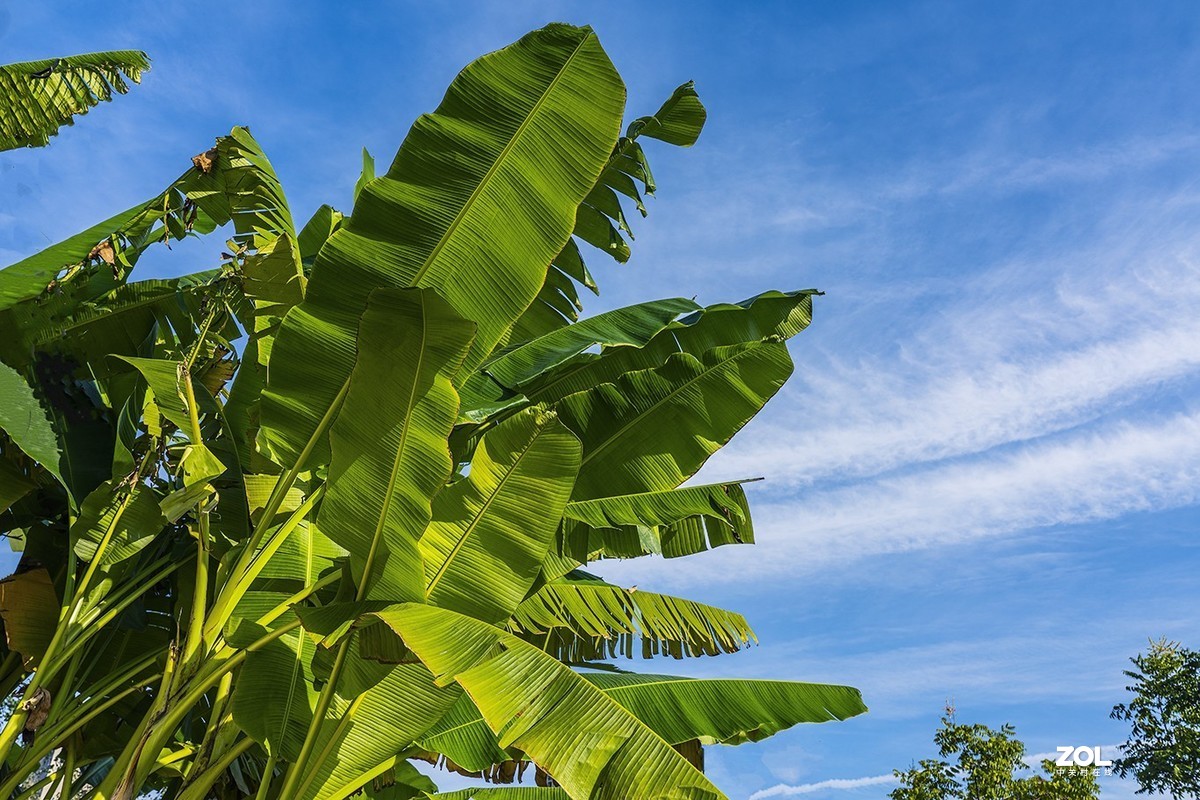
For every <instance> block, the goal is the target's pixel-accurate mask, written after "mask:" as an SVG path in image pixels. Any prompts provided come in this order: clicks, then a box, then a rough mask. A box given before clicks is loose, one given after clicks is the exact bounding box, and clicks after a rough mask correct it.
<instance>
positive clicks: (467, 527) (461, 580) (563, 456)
mask: <svg viewBox="0 0 1200 800" xmlns="http://www.w3.org/2000/svg"><path fill="white" fill-rule="evenodd" d="M579 451H580V448H579V441H578V440H577V439H576V438H575V437H574V436H573V435H572V434H571V432H570V431H569V430H567V429H566V428H565V427H564V426H563V425H562V423H560V422H559V421H558V418H557V417H556V416H555V415H554V414H553V413H550V412H546V411H539V410H535V409H528V410H525V411H522V412H520V413H518V414H516V415H515V416H513V417H510V418H509V419H507V420H505V421H504V422H502V423H500V424H499V425H498V426H496V427H495V428H494V429H492V430H491V431H489V432H488V433H487V434H485V435H484V437H483V440H482V441H481V442H480V445H479V448H478V449H477V450H476V451H475V458H474V460H473V461H472V462H471V471H470V474H469V475H467V477H466V478H463V479H462V480H459V481H457V482H456V483H454V484H453V485H451V486H450V487H449V488H447V489H445V490H443V491H442V493H441V494H439V495H438V496H437V498H436V499H435V500H434V504H433V521H432V522H431V523H430V524H429V528H428V530H426V531H425V535H424V536H423V537H422V538H421V542H420V547H421V554H422V556H423V557H424V561H425V576H426V594H427V596H428V599H429V602H431V603H433V604H435V605H438V606H442V607H443V608H449V609H453V610H455V611H458V612H461V613H464V614H469V615H471V616H473V617H476V618H477V619H482V620H485V621H487V622H499V621H500V620H503V619H505V618H506V617H507V616H508V615H509V614H510V613H512V610H513V609H514V608H516V607H517V604H518V603H520V602H521V599H522V598H524V597H525V594H526V592H528V591H529V588H530V587H531V586H532V585H533V582H534V581H535V580H536V579H537V575H538V570H539V568H540V565H541V562H542V559H543V557H544V556H545V555H546V552H547V551H548V550H549V549H550V545H551V544H552V543H553V541H554V532H555V529H556V528H557V526H558V518H559V517H560V516H561V513H562V508H563V507H564V506H565V505H566V502H567V499H568V498H569V497H570V494H571V486H572V484H573V483H574V481H575V471H576V469H577V468H578V465H579Z"/></svg>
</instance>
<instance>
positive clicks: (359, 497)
mask: <svg viewBox="0 0 1200 800" xmlns="http://www.w3.org/2000/svg"><path fill="white" fill-rule="evenodd" d="M474 331H475V327H474V325H472V324H471V323H470V322H467V321H466V320H463V319H462V318H460V317H459V316H458V315H457V314H455V313H454V310H453V309H451V308H450V306H449V305H448V304H447V303H446V302H445V301H444V300H442V299H441V298H439V297H438V296H437V294H436V293H435V292H433V291H432V290H429V289H377V290H375V291H374V292H373V293H372V294H371V299H370V302H369V304H368V306H367V310H366V313H364V314H363V318H362V332H361V334H360V336H359V357H358V362H357V364H356V365H355V367H354V372H353V374H352V375H351V378H350V386H349V390H348V392H347V394H346V400H345V403H344V405H343V406H342V410H341V412H340V414H339V415H338V417H337V420H336V422H335V423H334V424H333V429H332V445H333V461H332V463H331V464H330V467H329V493H328V496H327V497H326V498H325V501H324V503H323V504H322V506H321V513H320V516H319V518H318V521H319V524H320V527H321V530H322V531H323V532H324V533H325V534H326V535H327V536H329V537H330V538H331V539H333V541H335V542H337V543H338V544H339V545H341V546H342V547H344V548H345V549H346V550H348V551H349V552H350V563H351V566H352V568H353V572H354V578H355V581H356V582H357V583H358V585H359V587H360V589H359V599H385V600H390V601H395V600H401V599H405V600H420V599H423V598H424V597H425V592H424V588H425V567H424V565H423V564H422V560H421V552H420V550H419V549H418V544H417V543H418V541H419V540H420V539H421V535H422V533H424V532H425V528H426V525H427V524H428V523H429V519H430V514H431V508H430V503H431V501H432V499H433V497H434V495H436V494H437V492H438V490H439V489H441V487H442V486H443V485H444V484H445V483H446V480H447V479H448V478H449V477H450V472H451V468H452V464H451V461H450V452H449V449H448V446H447V444H446V438H447V437H448V436H449V435H450V430H451V429H452V428H453V426H454V421H455V419H456V418H457V415H458V396H457V394H456V393H455V390H454V386H453V385H452V384H451V380H452V378H453V377H454V375H455V373H457V371H458V368H459V365H460V364H461V363H462V360H463V358H464V357H465V356H466V354H467V350H468V349H469V347H470V345H471V339H472V336H473V335H474Z"/></svg>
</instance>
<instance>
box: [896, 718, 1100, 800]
mask: <svg viewBox="0 0 1200 800" xmlns="http://www.w3.org/2000/svg"><path fill="white" fill-rule="evenodd" d="M933 740H934V743H935V744H936V745H937V746H938V754H939V756H940V758H937V759H925V760H922V761H919V762H918V763H917V765H916V766H914V767H912V768H911V769H907V770H896V771H895V775H896V777H897V778H898V779H899V780H900V787H899V788H898V789H894V790H893V791H892V792H891V794H889V795H888V796H889V797H890V798H892V800H951V798H964V800H1094V798H1098V797H1099V796H1100V786H1099V784H1098V783H1097V782H1096V775H1095V771H1094V770H1092V769H1090V768H1081V767H1056V766H1055V765H1054V762H1053V761H1052V760H1050V759H1046V760H1044V761H1042V763H1041V768H1042V771H1043V772H1044V773H1045V774H1044V775H1038V774H1027V773H1029V772H1030V770H1029V766H1028V764H1026V762H1025V745H1024V744H1023V743H1022V742H1021V741H1020V740H1019V739H1017V738H1016V729H1015V728H1013V726H1012V725H1003V726H1001V728H1000V729H999V730H996V729H994V728H989V727H987V726H986V725H963V724H960V723H959V722H957V721H956V720H955V718H954V712H953V710H948V711H947V714H946V715H945V716H944V717H942V724H941V727H939V728H938V730H937V733H935V734H934V737H933ZM1022 773H1026V774H1022Z"/></svg>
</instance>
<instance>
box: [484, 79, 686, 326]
mask: <svg viewBox="0 0 1200 800" xmlns="http://www.w3.org/2000/svg"><path fill="white" fill-rule="evenodd" d="M704 119H705V111H704V106H703V105H702V104H701V103H700V99H699V97H698V96H697V95H696V90H695V86H694V85H693V84H692V83H691V82H690V81H689V82H688V83H685V84H684V85H682V86H680V87H679V88H678V89H676V90H675V92H674V93H673V94H672V95H671V97H670V98H669V99H668V100H667V101H666V102H665V103H664V104H663V105H662V107H661V108H659V110H658V113H657V114H655V115H654V116H651V117H639V118H638V119H636V120H634V121H633V122H632V123H630V125H629V127H628V128H627V129H626V132H625V136H623V137H621V139H620V140H619V141H618V142H617V146H616V147H615V148H613V151H612V154H611V155H610V156H609V159H608V163H607V164H606V165H605V167H604V170H603V171H602V172H601V173H600V177H599V178H598V179H597V180H596V184H595V186H593V187H592V190H591V191H590V192H588V194H587V197H585V198H584V200H583V202H582V203H581V204H580V207H579V210H578V211H577V213H576V220H575V230H574V234H575V236H577V237H579V239H580V240H581V241H586V242H588V243H590V244H593V245H594V246H598V247H600V248H601V249H602V250H603V251H604V252H605V253H607V254H608V255H610V256H612V257H613V258H615V259H616V260H618V261H624V260H626V259H628V258H629V254H630V249H629V244H628V243H627V242H626V241H625V239H624V237H623V236H622V235H621V231H624V232H625V233H627V234H629V236H630V238H632V237H633V234H632V231H631V230H630V228H629V223H628V221H627V220H626V217H625V213H624V211H623V209H622V208H621V200H620V198H619V196H618V195H624V196H625V197H628V198H630V199H632V200H633V202H634V204H635V206H636V208H637V209H638V211H639V212H640V213H641V215H642V216H643V217H644V216H646V206H645V205H644V204H643V202H642V191H645V192H646V193H648V194H653V193H654V190H655V186H654V178H653V177H652V176H651V174H650V166H649V164H648V163H647V161H646V154H645V152H644V151H643V150H642V146H641V143H640V142H638V137H639V136H650V137H651V138H655V139H661V140H663V141H666V142H669V143H671V144H676V145H682V146H685V147H687V146H690V145H692V144H693V143H695V141H696V138H697V137H698V136H699V135H700V129H701V128H702V127H703V126H704ZM639 183H641V184H642V190H641V191H640V190H639V189H638V184H639ZM576 283H578V284H580V285H582V286H584V287H586V288H587V289H589V290H591V291H592V292H593V293H595V294H599V288H598V287H597V286H596V282H595V280H594V279H593V278H592V275H591V273H590V272H589V271H588V268H587V266H586V265H585V264H584V261H583V257H582V256H581V254H580V252H579V247H578V246H577V245H576V242H575V239H574V238H572V239H571V240H570V241H568V242H567V245H566V246H565V247H564V248H563V249H562V251H561V252H560V253H559V254H558V255H557V256H556V257H555V259H554V261H553V262H551V264H550V270H549V272H547V274H546V280H545V282H544V283H543V284H542V288H541V290H540V291H539V292H538V295H537V298H536V299H535V300H534V302H533V304H532V305H531V306H530V307H529V308H528V309H527V310H526V311H525V313H524V314H522V315H521V318H520V319H519V320H517V322H516V324H514V325H513V329H512V333H511V335H510V337H509V339H508V341H509V342H524V341H529V340H531V339H534V338H536V337H538V336H542V335H544V334H546V333H550V332H551V331H555V330H558V329H560V328H563V327H565V326H567V325H570V324H571V323H573V322H575V321H576V320H578V319H579V313H580V312H581V311H582V310H583V305H582V303H581V302H580V300H579V291H578V290H577V289H576V287H575V284H576Z"/></svg>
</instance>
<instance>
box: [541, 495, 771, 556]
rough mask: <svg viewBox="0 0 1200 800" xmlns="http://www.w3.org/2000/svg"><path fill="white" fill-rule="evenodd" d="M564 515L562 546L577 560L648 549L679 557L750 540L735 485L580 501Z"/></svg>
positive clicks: (747, 510) (744, 507) (749, 527)
mask: <svg viewBox="0 0 1200 800" xmlns="http://www.w3.org/2000/svg"><path fill="white" fill-rule="evenodd" d="M563 516H564V518H565V519H564V522H563V530H562V550H563V552H564V553H565V554H568V555H570V556H571V557H572V558H574V559H575V560H576V561H578V562H579V563H586V562H588V561H591V560H593V559H595V558H605V557H607V558H636V557H638V556H643V555H649V554H651V553H655V554H657V555H661V556H663V557H664V558H679V557H682V556H689V555H694V554H695V553H700V552H704V551H705V550H709V549H711V548H714V547H721V546H722V545H727V544H753V543H754V525H753V523H752V521H751V519H750V506H749V504H748V503H747V501H746V492H745V490H743V489H742V486H741V484H740V483H724V484H710V485H704V486H689V487H686V488H683V489H671V490H667V491H660V492H646V493H643V494H633V495H618V496H616V497H603V498H598V499H595V500H584V501H579V502H575V503H568V504H567V508H566V510H565V511H564V512H563Z"/></svg>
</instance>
